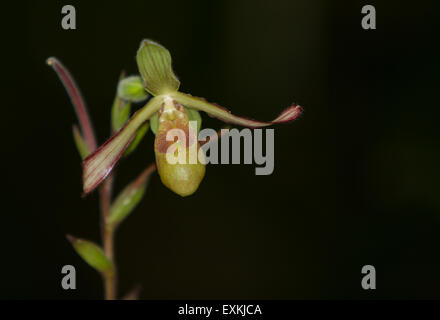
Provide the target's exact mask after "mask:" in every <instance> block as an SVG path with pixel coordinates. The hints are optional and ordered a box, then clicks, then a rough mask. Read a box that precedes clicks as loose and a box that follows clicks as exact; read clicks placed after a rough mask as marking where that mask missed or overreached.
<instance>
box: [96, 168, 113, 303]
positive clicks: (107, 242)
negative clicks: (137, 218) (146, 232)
mask: <svg viewBox="0 0 440 320" xmlns="http://www.w3.org/2000/svg"><path fill="white" fill-rule="evenodd" d="M112 185H113V175H110V176H108V178H107V179H106V180H105V181H104V182H103V183H102V185H101V186H100V188H99V198H100V204H101V235H102V243H103V247H104V253H105V255H106V256H107V257H108V258H109V259H110V260H111V261H112V262H113V266H114V268H113V271H112V272H111V273H107V274H105V275H104V276H103V278H104V292H105V299H106V300H115V299H116V285H117V272H116V263H115V259H114V229H113V227H112V226H111V225H109V224H107V218H108V216H109V214H110V206H111V196H112Z"/></svg>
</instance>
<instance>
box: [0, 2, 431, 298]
mask: <svg viewBox="0 0 440 320" xmlns="http://www.w3.org/2000/svg"><path fill="white" fill-rule="evenodd" d="M65 4H72V5H74V6H75V8H76V13H77V30H68V31H66V30H63V29H62V28H61V24H60V23H61V18H62V15H61V8H62V6H63V5H65ZM365 4H372V5H374V6H375V7H376V11H377V29H376V30H369V31H366V30H363V29H362V28H361V24H360V22H361V19H362V16H363V15H362V14H361V8H362V6H363V5H365ZM2 14H3V18H4V19H6V21H7V23H6V24H5V26H4V27H3V28H2V31H3V32H4V33H5V37H4V38H3V44H4V45H3V48H2V50H3V52H4V53H6V55H7V56H8V57H7V58H4V59H3V63H2V65H3V72H4V73H3V76H2V77H3V80H6V81H5V84H6V85H3V90H2V91H3V98H2V99H3V107H2V110H3V111H2V126H1V130H2V145H3V148H2V149H1V152H2V159H3V160H2V161H4V165H3V170H2V174H1V176H2V181H3V186H4V190H3V191H2V198H3V200H2V202H3V205H2V212H1V217H2V218H1V226H2V231H1V232H0V252H1V258H0V298H3V299H46V298H56V299H79V298H85V299H100V298H101V297H102V284H101V279H100V276H99V275H98V273H97V272H96V271H94V270H93V269H91V268H90V267H89V266H87V265H86V264H85V263H84V262H83V261H82V260H81V258H80V257H79V256H78V255H77V254H76V253H75V252H74V251H73V249H72V248H71V246H70V244H69V243H68V242H67V240H66V239H65V234H66V233H70V234H73V235H76V236H79V237H84V238H87V239H91V240H93V241H99V239H100V235H99V228H98V202H97V201H98V197H97V195H96V193H95V194H93V195H92V196H89V197H87V198H85V199H82V198H81V197H80V195H81V191H82V187H81V178H80V177H81V167H80V158H79V155H78V153H77V151H76V149H75V146H74V144H73V141H72V135H71V126H72V124H73V123H76V119H75V115H74V111H73V108H72V106H71V104H70V102H69V99H68V97H67V95H66V93H65V90H64V88H63V87H62V85H61V83H60V82H59V81H58V79H57V77H56V75H55V73H54V72H53V71H52V70H51V69H50V68H49V67H47V66H46V64H45V60H46V58H47V57H49V56H56V57H58V58H59V59H60V60H61V61H63V62H64V63H65V65H66V66H67V67H68V68H69V69H70V70H71V72H72V74H73V75H74V77H75V79H76V80H77V82H78V84H79V86H80V88H81V89H82V92H83V95H84V97H85V99H86V101H87V103H88V106H89V112H90V114H91V117H92V120H93V123H94V126H95V129H96V130H97V135H98V139H99V142H100V143H102V142H104V141H105V139H106V138H107V137H108V136H109V121H110V107H111V104H112V101H113V97H114V93H115V88H116V83H117V80H118V77H119V73H120V72H121V70H122V69H125V70H126V71H127V72H128V74H135V73H137V67H136V62H135V54H136V50H137V48H138V45H139V43H140V41H141V40H142V39H143V38H150V39H154V40H156V41H158V42H160V43H161V44H163V45H164V46H165V47H166V48H168V49H169V50H170V52H171V54H172V56H173V66H174V70H175V72H176V74H177V75H178V76H179V78H180V80H181V83H182V85H181V90H182V91H183V92H189V93H192V94H194V95H198V96H203V97H205V98H207V99H208V100H209V101H213V102H217V103H219V104H220V105H223V106H226V107H229V108H230V109H231V110H232V111H233V112H234V113H235V114H238V115H245V116H249V117H252V118H256V119H261V120H269V119H273V118H274V117H275V116H276V115H277V114H278V113H279V112H280V111H281V110H283V109H284V108H285V107H287V106H288V105H289V104H290V103H292V102H296V103H298V104H300V105H302V106H303V107H304V110H305V111H304V114H303V116H302V117H301V118H300V119H298V120H297V121H295V122H294V123H291V124H288V125H281V126H277V127H276V129H275V171H274V173H273V174H272V175H270V176H255V174H254V165H229V166H226V165H225V166H220V165H217V166H215V165H210V166H209V167H208V168H207V175H206V177H205V179H204V181H203V183H202V184H201V186H200V188H199V190H198V191H197V193H196V194H195V195H193V196H191V197H189V198H180V197H179V196H177V195H175V194H173V193H172V192H170V191H169V190H168V189H166V188H165V187H164V186H163V185H162V184H161V182H160V179H159V177H158V176H157V175H155V176H154V177H153V179H152V181H151V183H150V186H149V188H148V191H147V193H146V196H145V198H144V200H143V202H142V203H141V205H140V206H139V207H138V208H137V210H136V211H135V212H134V213H133V214H132V215H131V216H130V217H129V218H128V219H127V220H126V221H125V222H124V223H123V224H122V226H121V227H120V229H119V230H118V233H117V244H116V253H117V263H118V268H119V272H120V274H119V275H120V278H119V279H120V281H119V284H120V286H119V288H120V291H119V292H120V294H121V295H122V294H123V293H125V292H127V291H128V290H129V289H130V288H131V287H132V286H133V285H134V284H136V283H140V284H142V286H143V292H142V294H141V298H143V299H193V298H194V299H211V298H224V299H235V298H240V299H260V298H262V299H308V298H313V299H322V298H324V299H335V298H349V299H352V298H362V299H370V298H373V299H374V298H437V299H438V298H440V274H439V270H440V197H439V195H440V189H439V178H440V173H439V169H438V164H439V163H440V152H439V151H440V139H439V138H440V131H439V129H438V118H439V116H440V111H439V103H438V97H437V95H438V90H439V83H438V75H439V74H440V63H439V60H438V57H439V47H438V37H439V24H438V18H439V17H438V15H439V13H438V11H436V10H435V8H434V7H433V5H431V4H430V3H429V2H428V1H417V2H414V3H412V2H408V3H404V2H401V1H371V0H369V1H306V0H304V1H293V0H292V1H120V2H117V1H105V2H104V1H102V2H99V1H93V2H92V1H81V2H77V1H66V2H54V1H52V2H49V1H47V2H43V1H38V2H37V1H35V2H33V1H29V2H22V3H21V4H17V5H16V6H15V7H14V8H6V7H3V12H2ZM4 19H3V20H4ZM203 121H204V123H203V126H204V127H211V128H220V127H221V126H222V123H221V122H219V121H217V120H215V119H211V118H209V117H207V116H206V115H203ZM153 159H154V153H153V135H152V134H151V133H149V134H148V136H147V137H146V138H145V139H144V140H143V142H142V144H141V145H140V147H139V148H138V150H137V152H136V153H135V154H134V155H132V156H131V157H129V158H128V159H126V160H125V161H123V162H122V163H121V164H120V165H119V166H118V176H117V181H116V186H115V188H116V192H117V191H118V190H120V189H121V188H122V187H123V186H124V185H125V184H126V183H128V182H129V181H131V180H132V179H133V178H135V177H136V176H137V174H138V173H139V172H140V171H141V170H142V169H143V168H145V167H146V166H147V165H148V164H149V163H151V162H152V161H153ZM65 264H72V265H74V266H75V267H76V270H77V288H78V289H77V290H76V291H64V290H63V289H62V288H61V285H60V283H61V278H62V275H61V268H62V266H63V265H65ZM366 264H372V265H374V266H375V267H376V271H377V290H375V291H373V290H370V291H364V290H362V288H361V285H360V281H361V277H362V275H361V268H362V266H363V265H366Z"/></svg>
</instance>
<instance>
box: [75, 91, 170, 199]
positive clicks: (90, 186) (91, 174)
mask: <svg viewBox="0 0 440 320" xmlns="http://www.w3.org/2000/svg"><path fill="white" fill-rule="evenodd" d="M162 101H163V97H155V98H153V99H151V100H150V101H149V102H148V103H147V104H146V105H145V106H144V107H143V108H142V109H140V110H139V111H137V112H136V113H135V114H134V115H133V116H132V117H131V118H130V120H128V122H127V123H126V124H125V125H124V127H123V128H122V129H121V130H119V131H118V132H117V133H115V134H114V135H113V136H112V137H111V138H110V139H108V140H107V141H106V142H105V143H104V144H103V145H102V146H101V147H99V148H98V149H97V150H96V151H95V152H94V153H92V154H91V155H90V156H88V157H87V158H86V159H85V160H84V161H83V164H82V167H83V189H84V194H87V193H89V192H91V191H93V190H94V189H95V188H96V187H97V186H98V185H99V184H100V183H101V182H102V181H103V180H104V179H105V178H106V177H107V175H108V174H109V173H110V172H111V171H112V170H113V167H114V166H115V164H116V162H118V160H119V159H120V158H121V156H122V154H123V153H124V151H125V150H126V149H127V147H128V146H129V145H130V143H131V141H132V140H133V138H134V136H135V135H136V132H137V130H138V129H139V127H141V126H142V124H143V123H145V121H147V120H148V119H149V118H150V117H151V116H152V115H153V114H154V113H155V112H156V111H157V110H159V108H160V107H161V105H162Z"/></svg>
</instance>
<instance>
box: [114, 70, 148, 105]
mask: <svg viewBox="0 0 440 320" xmlns="http://www.w3.org/2000/svg"><path fill="white" fill-rule="evenodd" d="M118 97H119V98H121V99H123V100H126V101H131V102H141V101H143V100H145V99H147V98H148V93H147V92H146V91H145V89H144V85H143V83H142V79H141V77H139V76H131V77H127V78H125V79H122V80H121V81H119V84H118Z"/></svg>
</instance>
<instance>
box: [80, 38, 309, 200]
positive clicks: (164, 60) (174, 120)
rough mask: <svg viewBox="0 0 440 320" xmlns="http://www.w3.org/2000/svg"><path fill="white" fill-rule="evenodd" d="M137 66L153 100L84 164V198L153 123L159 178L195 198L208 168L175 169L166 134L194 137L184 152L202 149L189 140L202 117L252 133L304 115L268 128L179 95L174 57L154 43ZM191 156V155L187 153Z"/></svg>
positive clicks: (294, 111)
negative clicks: (169, 157)
mask: <svg viewBox="0 0 440 320" xmlns="http://www.w3.org/2000/svg"><path fill="white" fill-rule="evenodd" d="M136 59H137V64H138V68H139V72H140V74H141V77H142V80H143V84H144V88H145V90H146V91H147V92H148V93H150V94H151V95H152V96H153V98H152V99H150V100H149V102H148V103H147V104H146V105H145V106H144V107H143V108H142V109H140V110H139V111H137V112H136V113H135V114H133V116H132V117H131V118H130V119H129V120H128V121H127V122H126V123H125V125H124V126H123V127H122V128H121V129H120V130H119V131H118V132H116V133H115V134H114V135H113V136H112V137H111V138H110V139H109V140H107V141H106V142H105V143H104V144H103V145H102V146H101V147H99V148H98V149H97V150H96V151H94V152H93V153H92V154H91V155H89V156H88V157H87V158H86V159H85V160H84V161H83V188H84V193H85V194H88V193H90V192H91V191H93V190H94V189H95V188H96V187H97V186H98V185H99V184H100V183H101V182H102V181H103V180H104V179H105V178H106V177H107V175H108V174H109V173H110V172H111V171H112V170H113V168H114V166H115V164H116V163H117V162H118V160H119V159H120V158H121V156H122V155H123V153H124V151H125V150H126V149H127V148H128V146H129V145H130V143H131V142H132V140H133V139H134V137H135V136H136V133H137V131H138V130H139V128H141V127H142V126H143V124H144V123H146V122H147V121H148V120H150V126H151V129H152V130H153V132H155V133H156V137H155V141H154V151H155V155H156V165H157V169H158V173H159V176H160V178H161V180H162V182H163V184H164V185H165V186H166V187H168V188H169V189H171V190H172V191H174V192H175V193H177V194H179V195H181V196H188V195H191V194H193V193H194V192H195V191H196V190H197V188H198V187H199V185H200V182H201V181H202V180H203V177H204V175H205V164H204V163H202V162H200V159H197V161H196V163H188V162H186V164H181V163H175V164H171V163H169V161H167V158H166V153H167V152H169V151H168V148H169V147H170V144H173V143H174V142H173V141H167V132H168V131H169V130H170V129H180V130H183V132H186V133H188V134H187V137H190V138H189V140H188V141H186V143H183V144H182V146H181V147H183V148H186V149H188V148H191V147H196V148H197V150H199V148H200V146H199V143H198V141H197V139H191V137H192V136H194V134H191V133H190V131H191V130H196V129H195V128H192V127H191V126H190V124H189V121H190V120H198V121H199V122H200V115H199V114H198V111H203V112H206V113H208V114H209V115H210V116H212V117H215V118H217V119H219V120H222V121H224V122H226V123H231V124H236V125H240V126H244V127H249V128H259V127H265V126H270V125H273V124H278V123H284V122H289V121H292V120H294V119H296V118H297V117H298V116H299V115H300V114H301V111H302V109H301V107H300V106H298V105H292V106H290V107H289V108H287V109H286V110H284V111H283V112H282V113H281V114H280V115H279V116H278V117H277V118H276V119H275V120H272V121H268V122H264V121H257V120H251V119H246V118H243V117H239V116H235V115H233V114H231V113H230V112H229V111H228V110H227V109H225V108H222V107H220V106H218V105H216V104H213V103H209V102H207V101H206V100H205V99H203V98H197V97H193V96H191V95H190V94H186V93H182V92H179V91H178V90H179V86H180V81H179V80H178V79H177V77H176V76H175V75H174V72H173V70H172V65H171V55H170V53H169V51H168V50H167V49H166V48H164V47H163V46H161V45H159V44H157V43H155V42H153V41H150V40H144V41H142V43H141V45H140V48H139V50H138V52H137V57H136ZM186 154H188V153H186Z"/></svg>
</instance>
